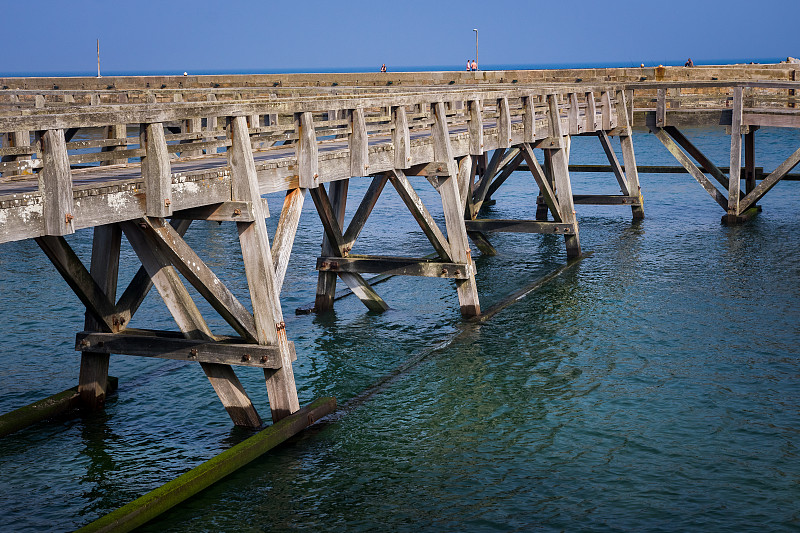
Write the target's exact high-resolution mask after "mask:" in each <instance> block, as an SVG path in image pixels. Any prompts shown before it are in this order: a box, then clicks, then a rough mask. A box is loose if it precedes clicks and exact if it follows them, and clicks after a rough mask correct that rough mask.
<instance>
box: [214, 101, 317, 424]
mask: <svg viewBox="0 0 800 533" xmlns="http://www.w3.org/2000/svg"><path fill="white" fill-rule="evenodd" d="M304 115H305V113H304ZM309 115H310V113H309ZM309 120H310V118H308V119H303V118H302V116H301V118H300V122H301V127H303V126H302V124H304V123H307V122H308V121H309ZM307 125H308V124H306V126H307ZM312 129H313V128H312ZM306 134H308V132H306ZM310 135H311V138H313V139H314V150H316V138H315V137H314V135H313V131H312V132H311V134H310ZM302 137H303V136H302V135H301V139H302ZM314 161H316V158H314ZM228 163H229V164H230V166H231V189H232V195H233V200H239V201H245V202H251V203H252V204H253V208H254V209H255V214H256V220H254V221H253V222H237V223H236V229H237V231H238V233H239V243H240V244H241V247H242V257H243V259H244V269H245V276H246V277H247V286H248V289H249V291H250V301H251V302H252V305H253V318H254V319H255V326H256V336H257V339H258V344H260V345H262V346H272V345H274V346H278V347H279V349H280V360H281V367H280V368H279V369H277V370H274V371H269V370H265V371H264V378H265V379H266V385H267V395H268V396H269V405H270V410H271V411H272V421H273V422H277V421H279V420H281V419H283V418H285V417H287V416H289V415H290V414H291V413H294V412H296V411H297V410H298V409H300V403H299V401H298V399H297V387H296V385H295V379H294V372H293V370H292V358H291V350H290V349H289V341H288V340H287V338H286V325H285V323H284V321H283V311H282V310H281V303H280V290H279V285H278V283H277V280H276V279H275V277H276V276H275V266H274V265H273V263H272V252H271V248H270V244H269V235H268V234H267V226H266V224H265V222H264V218H265V217H264V215H263V213H261V212H260V210H261V205H262V204H261V202H260V201H258V200H259V199H260V198H261V193H260V190H259V186H258V175H257V174H256V166H255V160H254V159H253V151H252V148H251V146H250V135H249V132H248V129H247V123H246V121H245V119H244V117H235V118H233V119H232V120H231V147H230V149H229V150H228ZM301 184H302V180H301Z"/></svg>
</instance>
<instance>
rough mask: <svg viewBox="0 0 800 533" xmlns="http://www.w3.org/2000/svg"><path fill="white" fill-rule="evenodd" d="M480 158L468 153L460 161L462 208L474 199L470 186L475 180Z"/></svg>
mask: <svg viewBox="0 0 800 533" xmlns="http://www.w3.org/2000/svg"><path fill="white" fill-rule="evenodd" d="M477 166H478V158H477V157H475V158H473V157H472V156H471V155H469V154H467V155H465V156H464V157H462V158H461V161H459V162H458V194H459V195H460V196H461V205H462V209H466V206H467V200H468V199H472V193H471V191H470V186H471V185H472V184H473V183H474V181H475V171H476V169H477Z"/></svg>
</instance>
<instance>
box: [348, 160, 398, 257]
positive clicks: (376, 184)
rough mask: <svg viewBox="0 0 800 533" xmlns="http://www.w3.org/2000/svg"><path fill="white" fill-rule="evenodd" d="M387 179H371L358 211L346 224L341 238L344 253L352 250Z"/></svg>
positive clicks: (382, 177)
mask: <svg viewBox="0 0 800 533" xmlns="http://www.w3.org/2000/svg"><path fill="white" fill-rule="evenodd" d="M388 179H389V175H388V174H379V175H377V176H374V177H373V178H372V182H371V183H370V184H369V188H368V189H367V192H366V193H364V198H362V200H361V203H360V204H358V209H356V212H355V214H353V218H352V219H351V220H350V224H348V226H347V230H346V231H345V232H344V236H343V237H342V241H343V249H344V251H345V252H350V250H352V249H353V245H354V244H355V242H356V239H358V236H359V235H360V234H361V230H362V229H364V224H366V223H367V219H368V218H369V215H370V214H371V213H372V209H373V208H374V207H375V204H376V203H377V201H378V198H380V195H381V193H382V192H383V188H384V187H385V186H386V182H387V180H388Z"/></svg>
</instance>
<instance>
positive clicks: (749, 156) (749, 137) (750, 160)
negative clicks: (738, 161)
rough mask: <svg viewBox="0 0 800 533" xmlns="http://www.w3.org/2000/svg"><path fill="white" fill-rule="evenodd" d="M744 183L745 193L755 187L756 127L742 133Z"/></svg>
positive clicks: (748, 192)
mask: <svg viewBox="0 0 800 533" xmlns="http://www.w3.org/2000/svg"><path fill="white" fill-rule="evenodd" d="M744 183H745V191H746V193H747V194H750V193H751V192H752V191H753V189H755V188H756V128H749V131H748V132H747V133H745V134H744Z"/></svg>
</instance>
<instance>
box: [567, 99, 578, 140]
mask: <svg viewBox="0 0 800 533" xmlns="http://www.w3.org/2000/svg"><path fill="white" fill-rule="evenodd" d="M579 112H580V107H579V106H578V95H577V93H569V108H568V109H567V120H568V122H569V134H570V135H577V134H578V133H581V131H580V130H579V128H578V113H579Z"/></svg>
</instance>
